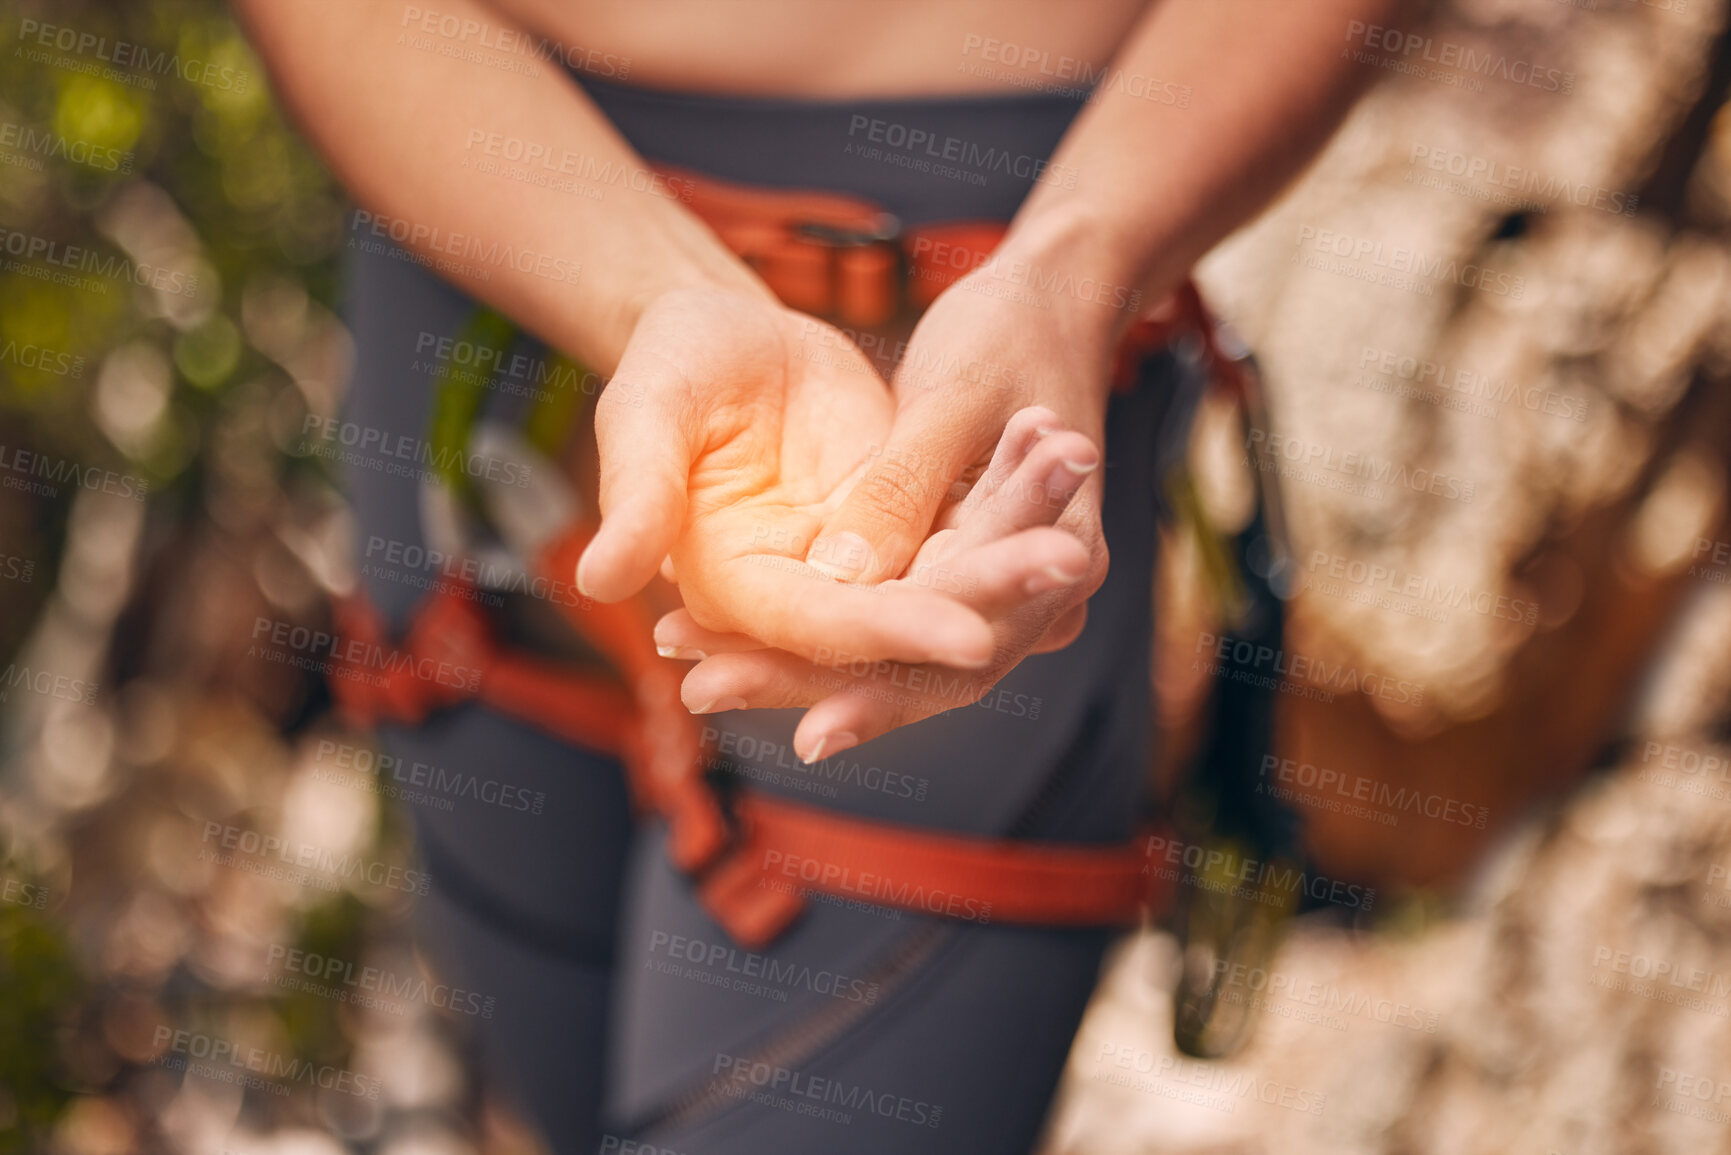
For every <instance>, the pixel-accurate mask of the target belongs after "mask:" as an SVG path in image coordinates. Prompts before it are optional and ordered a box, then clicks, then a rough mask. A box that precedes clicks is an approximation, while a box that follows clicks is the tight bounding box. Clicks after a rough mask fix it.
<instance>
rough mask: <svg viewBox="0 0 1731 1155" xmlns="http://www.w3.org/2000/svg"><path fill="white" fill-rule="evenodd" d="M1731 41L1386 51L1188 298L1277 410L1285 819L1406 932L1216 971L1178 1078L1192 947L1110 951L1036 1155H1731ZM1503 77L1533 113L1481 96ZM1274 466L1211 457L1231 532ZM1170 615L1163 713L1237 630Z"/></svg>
mask: <svg viewBox="0 0 1731 1155" xmlns="http://www.w3.org/2000/svg"><path fill="white" fill-rule="evenodd" d="M1723 18H1724V10H1723V6H1722V5H1720V4H1695V3H1693V2H1691V3H1688V4H1686V5H1682V6H1678V5H1676V4H1675V3H1670V4H1664V5H1661V4H1658V3H1651V4H1649V3H1635V2H1625V0H1580V2H1578V3H1543V4H1537V3H1531V4H1515V3H1457V4H1452V5H1446V6H1444V7H1443V8H1442V9H1441V10H1440V11H1438V12H1437V13H1436V15H1435V18H1434V20H1433V21H1432V22H1430V23H1428V24H1423V25H1420V24H1418V23H1416V22H1415V23H1413V24H1410V25H1407V26H1404V27H1403V28H1401V29H1400V30H1399V31H1397V32H1390V31H1388V30H1384V31H1382V32H1381V33H1380V34H1379V33H1376V32H1369V31H1367V32H1365V33H1364V34H1363V35H1362V36H1361V41H1368V43H1365V42H1360V43H1357V44H1355V45H1354V46H1353V51H1355V52H1359V53H1363V54H1364V56H1363V63H1364V65H1365V67H1367V68H1378V69H1381V70H1383V71H1386V72H1389V73H1391V74H1394V75H1391V76H1390V77H1389V78H1387V79H1385V80H1384V81H1383V83H1381V84H1380V85H1379V87H1378V88H1377V89H1376V90H1375V91H1374V92H1373V93H1372V95H1371V96H1370V98H1369V99H1368V100H1367V101H1366V102H1365V103H1364V105H1363V106H1362V107H1361V108H1360V109H1359V110H1358V111H1357V112H1356V113H1355V115H1354V117H1353V119H1352V121H1351V122H1350V124H1349V125H1348V127H1347V128H1346V130H1345V131H1343V132H1342V133H1341V135H1340V137H1339V138H1338V139H1337V140H1336V141H1335V143H1334V144H1333V146H1332V147H1331V148H1330V150H1329V152H1328V154H1327V155H1326V156H1325V157H1324V158H1323V159H1322V160H1321V161H1320V162H1319V163H1318V164H1317V165H1316V167H1315V168H1314V169H1313V170H1312V171H1311V173H1310V174H1309V175H1308V176H1307V177H1306V178H1305V180H1304V181H1303V182H1302V184H1301V185H1300V186H1299V187H1297V188H1296V189H1294V190H1293V191H1292V193H1291V194H1290V195H1289V196H1288V197H1286V198H1285V200H1284V201H1283V202H1282V203H1281V204H1280V205H1279V206H1278V207H1277V208H1276V209H1275V210H1274V211H1272V212H1271V213H1269V214H1268V215H1267V216H1266V217H1265V218H1264V219H1263V220H1262V221H1260V222H1259V223H1258V224H1257V225H1256V226H1255V227H1253V228H1251V229H1249V230H1246V231H1245V232H1244V233H1243V234H1241V235H1240V236H1238V237H1236V238H1234V239H1233V240H1232V241H1230V242H1229V243H1228V244H1227V245H1225V246H1224V247H1223V248H1222V249H1221V250H1220V251H1218V252H1217V253H1216V254H1215V255H1214V256H1213V257H1212V258H1211V259H1210V261H1209V262H1208V264H1207V266H1206V267H1205V270H1204V273H1205V277H1204V279H1205V287H1206V289H1207V290H1208V291H1210V292H1211V294H1212V295H1213V296H1214V298H1215V299H1216V301H1217V302H1218V303H1219V304H1220V306H1221V308H1222V311H1223V312H1225V313H1226V314H1227V315H1228V316H1231V317H1233V319H1234V320H1235V321H1236V322H1237V323H1238V325H1239V326H1240V327H1241V329H1243V330H1244V331H1245V333H1246V335H1247V337H1248V338H1249V339H1250V342H1251V344H1252V345H1253V346H1255V347H1256V349H1257V350H1258V353H1259V355H1260V357H1261V360H1262V363H1263V367H1264V369H1265V372H1266V375H1267V377H1268V387H1269V390H1270V393H1271V394H1272V402H1271V404H1272V406H1273V407H1274V410H1275V412H1274V415H1273V426H1274V427H1273V428H1271V429H1270V430H1267V431H1264V432H1262V433H1260V434H1257V433H1253V434H1252V435H1251V437H1252V438H1257V437H1261V438H1263V439H1264V440H1265V445H1266V447H1267V448H1268V449H1270V450H1272V451H1273V452H1272V456H1273V458H1274V459H1275V460H1276V461H1277V462H1278V463H1279V464H1278V472H1279V480H1280V484H1281V485H1282V487H1283V489H1284V492H1285V496H1286V501H1287V504H1288V507H1289V511H1290V520H1291V523H1292V536H1293V539H1294V541H1293V544H1294V552H1295V553H1296V555H1297V561H1298V567H1299V573H1300V577H1299V582H1298V586H1299V588H1298V591H1297V592H1296V594H1295V597H1294V599H1293V601H1292V603H1291V604H1290V610H1291V615H1292V624H1291V626H1290V628H1289V631H1288V636H1287V639H1286V652H1287V658H1288V665H1289V667H1296V671H1295V672H1294V673H1293V674H1291V675H1290V678H1291V680H1292V681H1293V682H1294V683H1298V684H1303V685H1307V686H1308V687H1310V688H1311V689H1312V690H1315V691H1319V692H1317V693H1306V694H1289V695H1285V696H1284V697H1285V699H1286V700H1285V701H1284V702H1283V706H1284V715H1283V717H1282V720H1281V735H1282V736H1281V743H1280V745H1281V749H1280V752H1279V756H1278V760H1277V761H1276V762H1275V763H1274V764H1273V765H1271V766H1269V767H1267V773H1266V777H1265V785H1268V786H1270V787H1274V788H1278V789H1280V790H1281V791H1283V793H1282V795H1281V796H1282V797H1284V798H1286V799H1288V800H1289V802H1290V803H1291V804H1292V805H1293V806H1294V808H1295V809H1297V810H1298V811H1299V812H1300V813H1301V814H1303V816H1304V817H1305V820H1306V824H1307V831H1308V835H1307V841H1308V844H1309V849H1310V850H1311V852H1312V853H1313V855H1314V856H1315V858H1316V860H1317V862H1318V864H1319V869H1321V870H1324V871H1327V872H1330V873H1333V874H1336V875H1338V876H1341V877H1346V878H1353V879H1357V880H1360V881H1365V882H1371V881H1374V882H1377V883H1380V884H1381V885H1382V886H1383V887H1384V889H1383V891H1382V896H1381V898H1380V899H1379V902H1380V903H1381V906H1382V909H1383V911H1384V914H1383V916H1382V923H1383V927H1382V933H1378V934H1374V935H1364V934H1360V933H1357V932H1349V931H1346V930H1341V929H1334V928H1332V927H1331V926H1330V925H1328V924H1327V923H1326V922H1319V921H1314V920H1313V921H1311V922H1309V923H1303V922H1301V925H1300V926H1299V927H1298V928H1296V929H1295V930H1294V932H1293V933H1292V934H1291V936H1290V937H1289V939H1288V940H1287V943H1286V945H1285V947H1284V948H1283V949H1282V951H1281V952H1280V954H1279V956H1278V957H1277V958H1276V959H1275V960H1274V961H1273V962H1272V963H1271V964H1270V965H1269V966H1268V967H1265V968H1260V969H1254V970H1246V971H1244V972H1242V973H1238V972H1234V973H1232V974H1230V975H1227V976H1225V977H1226V978H1227V983H1226V987H1225V992H1226V993H1225V996H1224V997H1225V998H1227V999H1229V1000H1232V1001H1235V1002H1239V1003H1242V1004H1244V1005H1248V1006H1250V1007H1252V1008H1253V1009H1254V1010H1255V1012H1256V1014H1255V1015H1254V1016H1253V1017H1254V1018H1255V1019H1256V1021H1257V1029H1256V1034H1255V1036H1254V1038H1253V1041H1252V1043H1251V1045H1250V1046H1249V1047H1248V1048H1247V1049H1246V1050H1245V1051H1244V1052H1243V1053H1242V1054H1240V1055H1239V1056H1237V1057H1235V1058H1234V1059H1233V1060H1231V1061H1229V1062H1222V1063H1204V1062H1197V1061H1194V1060H1190V1059H1186V1058H1184V1057H1182V1056H1180V1055H1178V1054H1177V1053H1176V1052H1175V1051H1174V1049H1173V1047H1172V1044H1171V1019H1170V1006H1169V1000H1168V996H1167V992H1168V991H1169V990H1170V988H1171V985H1172V982H1173V975H1174V972H1175V968H1176V955H1175V949H1174V943H1173V941H1172V940H1171V939H1170V938H1169V937H1167V936H1164V935H1155V934H1148V935H1144V936H1141V937H1139V938H1138V939H1136V940H1135V941H1133V942H1132V943H1130V944H1128V945H1127V946H1126V948H1125V950H1124V951H1123V953H1122V954H1121V955H1120V956H1119V958H1118V959H1117V960H1116V962H1115V963H1114V964H1113V966H1112V968H1111V970H1110V973H1109V978H1108V982H1107V984H1106V986H1105V987H1103V988H1102V991H1101V993H1100V995H1099V996H1098V997H1097V998H1096V1002H1095V1005H1094V1007H1093V1008H1092V1009H1091V1011H1090V1014H1089V1018H1088V1021H1087V1023H1086V1025H1085V1027H1084V1029H1083V1032H1082V1035H1081V1037H1080V1038H1079V1039H1078V1042H1077V1046H1076V1049H1075V1051H1074V1052H1073V1054H1072V1057H1071V1066H1070V1071H1069V1077H1068V1081H1067V1089H1066V1097H1065V1100H1064V1105H1063V1106H1062V1108H1061V1109H1060V1110H1059V1111H1058V1113H1057V1116H1056V1118H1055V1120H1054V1123H1053V1127H1052V1132H1051V1135H1050V1139H1049V1149H1050V1150H1053V1151H1077V1152H1080V1151H1088V1152H1111V1151H1140V1152H1201V1151H1207V1152H1255V1151H1281V1152H1309V1151H1315V1152H1324V1151H1326V1152H1330V1153H1334V1152H1366V1153H1369V1152H1379V1153H1393V1152H1401V1153H1419V1152H1437V1153H1439V1155H1440V1153H1442V1152H1451V1153H1452V1152H1484V1153H1487V1155H1488V1153H1491V1152H1508V1151H1529V1152H1565V1153H1568V1155H1586V1153H1594V1152H1625V1151H1697V1150H1700V1151H1717V1150H1725V1149H1726V1148H1727V1145H1728V1144H1731V1139H1728V1138H1727V1136H1728V1135H1731V1129H1728V1128H1727V1126H1726V1124H1727V1123H1731V1046H1728V1043H1731V946H1728V945H1727V940H1726V936H1725V933H1724V928H1725V926H1726V919H1727V918H1728V917H1731V913H1728V912H1731V890H1728V889H1727V888H1726V880H1727V870H1728V869H1731V769H1728V766H1731V763H1728V762H1727V759H1726V751H1725V749H1724V748H1723V747H1722V746H1721V745H1720V744H1719V743H1718V736H1719V735H1720V734H1721V733H1722V731H1723V726H1724V722H1725V717H1726V705H1727V701H1726V690H1727V680H1728V678H1731V662H1728V661H1727V660H1726V654H1727V652H1728V649H1731V597H1728V596H1727V592H1726V583H1727V582H1728V581H1731V544H1725V543H1726V542H1727V540H1728V539H1731V534H1728V533H1727V531H1726V529H1725V519H1726V501H1725V486H1726V470H1727V457H1728V447H1731V437H1728V436H1727V430H1728V423H1727V416H1728V413H1731V389H1728V385H1731V371H1728V366H1731V325H1728V324H1727V318H1728V317H1731V248H1728V247H1727V243H1726V241H1727V237H1726V231H1725V225H1726V223H1727V221H1728V220H1731V214H1728V213H1727V208H1726V204H1727V202H1726V199H1725V190H1726V189H1727V188H1728V187H1731V179H1728V171H1731V170H1728V169H1727V149H1726V141H1727V136H1728V121H1727V118H1726V116H1725V115H1724V114H1723V113H1720V114H1719V115H1717V116H1715V115H1714V113H1715V105H1716V104H1717V103H1719V102H1722V101H1723V90H1722V88H1719V89H1717V90H1715V89H1714V88H1712V87H1711V86H1710V82H1712V81H1713V79H1714V78H1713V77H1712V75H1711V73H1710V70H1711V67H1712V62H1711V57H1712V56H1713V54H1714V53H1715V52H1716V51H1718V52H1722V51H1723V47H1722V45H1718V44H1717V43H1716V38H1717V37H1718V35H1719V30H1720V27H1721V22H1722V20H1723ZM1415 37H1416V38H1417V42H1418V46H1417V47H1416V48H1414V47H1411V45H1413V43H1414V38H1415ZM1469 54H1473V55H1469ZM1487 54H1488V56H1489V58H1490V59H1492V60H1498V59H1500V58H1503V57H1506V59H1507V61H1508V62H1509V63H1510V75H1509V76H1508V78H1506V79H1505V78H1504V77H1503V76H1502V75H1501V73H1502V67H1501V65H1500V64H1493V65H1491V66H1489V67H1488V68H1487V69H1486V70H1485V71H1482V72H1473V71H1470V70H1469V69H1468V68H1466V67H1465V66H1464V62H1466V61H1470V60H1473V59H1475V58H1476V59H1478V60H1481V61H1482V60H1484V59H1485V58H1486V55H1487ZM1449 62H1452V63H1449ZM1515 62H1523V63H1526V64H1528V65H1530V66H1531V68H1530V69H1529V70H1527V74H1528V75H1529V77H1536V76H1541V75H1542V76H1545V77H1549V72H1548V71H1547V70H1555V72H1556V73H1557V77H1558V84H1557V86H1556V87H1555V88H1551V87H1550V86H1549V85H1548V83H1540V82H1538V81H1536V80H1535V81H1534V82H1532V83H1527V84H1517V83H1514V82H1513V63H1515ZM1719 67H1720V68H1723V67H1724V64H1723V63H1721V64H1720V65H1719ZM1720 83H1722V82H1720ZM1565 89H1566V91H1565ZM1704 92H1707V93H1708V94H1709V95H1708V97H1707V101H1706V103H1705V104H1704V105H1703V106H1702V107H1699V108H1697V107H1696V106H1697V104H1698V102H1701V101H1702V99H1703V93H1704ZM1253 448H1256V447H1255V446H1251V445H1247V444H1246V443H1245V439H1243V438H1242V437H1241V436H1240V434H1239V433H1238V431H1237V427H1236V425H1234V424H1233V423H1232V422H1229V421H1225V420H1214V421H1212V422H1210V421H1209V420H1204V422H1203V423H1202V426H1201V431H1200V432H1199V435H1198V444H1197V452H1198V454H1199V456H1200V458H1201V460H1200V461H1199V469H1198V472H1199V475H1200V476H1201V477H1202V478H1203V481H1204V489H1205V491H1207V492H1208V493H1209V494H1210V496H1211V498H1212V501H1213V503H1214V507H1215V509H1216V510H1217V511H1219V516H1220V517H1221V519H1222V520H1224V521H1227V522H1228V523H1230V521H1231V520H1232V518H1233V516H1234V513H1233V510H1234V506H1235V502H1236V504H1237V505H1238V506H1240V507H1241V506H1242V499H1241V497H1236V496H1235V495H1234V494H1233V493H1232V492H1231V489H1232V487H1231V484H1230V474H1231V470H1232V466H1234V465H1237V466H1238V467H1240V468H1242V465H1243V461H1244V459H1245V458H1246V457H1247V456H1249V451H1250V450H1251V449H1253ZM1238 516H1240V517H1241V516H1242V514H1241V513H1240V514H1238ZM1174 552H1175V557H1176V558H1177V561H1175V563H1174V564H1175V566H1176V568H1177V569H1178V570H1179V571H1183V569H1184V566H1185V565H1186V564H1187V560H1186V555H1185V553H1184V551H1183V550H1177V551H1174ZM1189 577H1190V578H1191V580H1193V578H1194V575H1189ZM1185 580H1186V575H1185V574H1184V573H1183V572H1180V573H1179V574H1178V575H1177V576H1175V577H1174V578H1173V579H1172V585H1171V587H1170V588H1169V589H1168V590H1167V591H1166V592H1165V593H1164V594H1163V609H1168V608H1169V609H1172V610H1174V611H1175V612H1174V613H1169V614H1168V619H1167V621H1166V622H1165V623H1164V624H1163V625H1162V630H1161V635H1162V636H1161V638H1160V639H1159V642H1158V647H1157V648H1158V651H1159V660H1160V661H1161V663H1162V668H1163V669H1165V670H1166V671H1168V674H1167V675H1166V676H1165V678H1164V680H1165V681H1166V682H1167V683H1168V684H1169V685H1177V686H1179V687H1180V688H1181V689H1188V688H1190V687H1186V685H1185V682H1186V679H1185V676H1184V675H1183V673H1182V672H1181V671H1182V670H1183V669H1184V668H1185V667H1186V666H1187V665H1188V664H1189V659H1190V657H1191V650H1192V649H1193V643H1194V642H1195V639H1196V638H1197V636H1198V634H1199V632H1201V631H1206V630H1208V629H1210V628H1212V627H1211V626H1209V625H1208V619H1207V615H1206V612H1205V609H1203V608H1199V606H1201V605H1202V603H1203V602H1204V601H1205V599H1199V598H1197V597H1195V596H1194V595H1185V594H1183V593H1181V592H1179V593H1174V592H1172V590H1174V589H1178V590H1181V588H1182V586H1183V583H1184V581H1185ZM1168 602H1169V603H1171V605H1170V606H1167V605H1166V604H1165V603H1168ZM1342 671H1346V673H1345V674H1343V673H1342ZM1204 688H1205V687H1204ZM1168 713H1169V714H1170V709H1168ZM1589 769H1591V770H1592V777H1590V778H1583V775H1585V774H1587V773H1588V771H1589ZM1433 803H1434V805H1433ZM1415 887H1418V888H1430V889H1425V890H1414V889H1412V888H1415ZM1421 895H1422V896H1426V897H1423V898H1421V897H1420V896H1421ZM1439 899H1440V900H1441V901H1442V902H1443V904H1444V905H1443V906H1441V907H1439V906H1438V901H1439Z"/></svg>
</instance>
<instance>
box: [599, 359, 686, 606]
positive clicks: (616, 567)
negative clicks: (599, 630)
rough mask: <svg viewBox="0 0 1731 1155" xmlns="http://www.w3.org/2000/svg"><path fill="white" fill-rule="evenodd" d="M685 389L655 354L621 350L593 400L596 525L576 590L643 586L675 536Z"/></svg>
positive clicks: (613, 593) (680, 518)
mask: <svg viewBox="0 0 1731 1155" xmlns="http://www.w3.org/2000/svg"><path fill="white" fill-rule="evenodd" d="M684 388H685V385H684V382H683V381H682V380H681V379H679V377H678V376H677V373H676V372H675V371H673V370H672V368H671V366H669V365H668V364H667V363H666V362H665V361H662V360H661V359H660V358H659V357H658V356H657V355H656V354H655V353H653V352H650V351H647V350H645V351H641V352H636V353H634V352H633V351H632V350H630V349H627V350H626V352H625V356H624V358H622V359H621V360H620V362H619V371H618V373H616V374H615V375H614V377H613V380H612V381H611V382H610V383H609V384H608V386H607V388H606V389H605V390H603V391H602V394H601V399H600V401H599V403H598V404H597V405H596V409H595V441H596V445H597V447H598V449H599V451H600V458H601V485H600V499H601V528H600V529H598V530H596V531H595V537H594V539H593V540H591V541H590V543H589V548H588V549H586V550H584V551H583V556H582V558H580V559H579V560H578V562H577V588H578V589H579V590H581V591H582V592H583V593H584V594H586V595H587V596H589V597H592V598H594V599H595V600H596V601H600V602H617V601H623V600H624V599H625V598H628V597H630V596H631V595H632V594H635V593H637V592H638V591H639V590H641V589H642V588H643V587H644V586H646V585H648V584H649V580H650V579H651V578H653V577H654V576H655V574H656V572H657V571H658V570H659V569H660V568H661V560H662V559H663V558H665V557H666V556H667V555H668V553H669V552H670V551H671V550H672V548H673V542H674V539H675V538H677V537H678V536H679V530H680V527H681V525H682V524H683V522H684V520H685V488H686V482H687V479H688V478H689V476H690V472H691V457H692V448H691V439H690V432H689V430H688V429H687V428H686V423H685V421H684V419H683V415H682V412H681V407H680V406H679V405H678V404H677V402H676V401H675V396H676V394H677V392H678V391H682V390H683V389H684ZM610 397H612V398H614V399H613V400H611V401H610V400H609V398H610Z"/></svg>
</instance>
